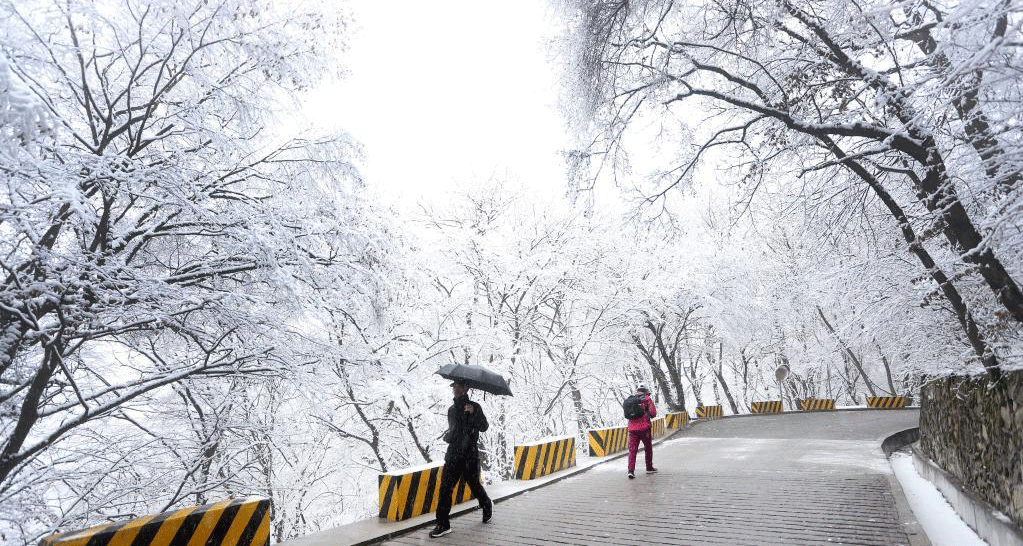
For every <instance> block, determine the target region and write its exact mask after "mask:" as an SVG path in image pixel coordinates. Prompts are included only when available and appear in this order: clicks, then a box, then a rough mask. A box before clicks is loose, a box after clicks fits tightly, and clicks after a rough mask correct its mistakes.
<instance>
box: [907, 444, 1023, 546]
mask: <svg viewBox="0 0 1023 546" xmlns="http://www.w3.org/2000/svg"><path fill="white" fill-rule="evenodd" d="M910 450H911V451H912V453H913V466H914V467H915V468H916V471H917V473H919V474H920V476H921V477H923V478H924V479H925V480H927V481H929V482H931V483H932V484H934V487H936V488H937V489H938V491H941V495H942V496H943V497H945V500H947V501H948V503H949V504H950V505H952V509H953V510H955V511H956V513H957V514H959V517H960V518H962V520H963V521H964V522H966V524H967V525H969V526H970V528H971V529H973V530H974V531H975V532H976V533H977V535H979V536H980V538H982V539H984V541H986V542H987V543H988V544H989V545H990V546H1023V530H1021V529H1019V528H1018V527H1016V526H1015V525H1013V524H1012V523H1008V522H1006V521H1002V520H1001V519H999V518H998V517H997V516H995V514H1001V511H1000V510H998V509H997V508H995V507H994V506H991V505H990V504H988V502H987V501H985V500H983V499H981V498H980V497H978V496H977V495H975V494H974V493H973V492H971V491H970V490H968V489H966V488H965V487H963V483H962V482H961V481H959V479H958V478H956V477H955V476H953V475H951V474H949V473H948V472H945V470H944V469H943V468H941V467H940V466H938V465H937V464H935V463H934V461H931V460H930V459H928V458H927V457H926V456H925V455H924V454H923V453H920V449H919V446H912V447H911V448H910ZM1003 517H1005V516H1004V515H1003ZM1006 519H1008V518H1006Z"/></svg>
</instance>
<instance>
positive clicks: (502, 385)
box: [436, 364, 512, 396]
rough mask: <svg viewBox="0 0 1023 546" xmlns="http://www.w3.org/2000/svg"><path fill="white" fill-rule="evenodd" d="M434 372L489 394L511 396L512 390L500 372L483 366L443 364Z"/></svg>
mask: <svg viewBox="0 0 1023 546" xmlns="http://www.w3.org/2000/svg"><path fill="white" fill-rule="evenodd" d="M436 373H437V375H439V376H441V377H443V378H445V379H450V380H452V381H458V382H459V383H462V384H464V385H465V386H466V387H469V388H472V389H479V390H481V391H485V392H489V393H490V394H503V395H506V396H512V391H511V389H509V388H508V382H507V381H505V380H504V378H503V377H501V374H499V373H497V372H492V371H490V370H488V369H486V368H484V367H483V366H470V365H468V364H445V365H444V366H441V367H440V369H439V370H437V372H436Z"/></svg>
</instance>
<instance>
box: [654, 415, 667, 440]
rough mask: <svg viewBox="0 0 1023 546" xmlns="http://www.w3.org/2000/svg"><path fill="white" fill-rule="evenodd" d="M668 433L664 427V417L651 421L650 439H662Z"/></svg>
mask: <svg viewBox="0 0 1023 546" xmlns="http://www.w3.org/2000/svg"><path fill="white" fill-rule="evenodd" d="M666 432H667V430H666V429H665V426H664V417H658V418H657V419H651V420H650V437H651V438H660V437H661V436H664V434H665V433H666Z"/></svg>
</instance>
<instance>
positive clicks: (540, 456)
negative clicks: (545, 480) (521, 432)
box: [515, 436, 575, 480]
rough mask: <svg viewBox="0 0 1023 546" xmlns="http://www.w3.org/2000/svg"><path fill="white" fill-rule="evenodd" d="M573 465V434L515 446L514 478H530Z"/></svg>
mask: <svg viewBox="0 0 1023 546" xmlns="http://www.w3.org/2000/svg"><path fill="white" fill-rule="evenodd" d="M573 466H575V436H559V437H557V438H550V439H547V440H539V441H537V442H532V443H529V444H520V445H517V446H515V479H516V480H532V479H534V478H539V477H541V476H546V475H547V474H551V473H553V472H557V471H559V470H564V469H566V468H570V467H573Z"/></svg>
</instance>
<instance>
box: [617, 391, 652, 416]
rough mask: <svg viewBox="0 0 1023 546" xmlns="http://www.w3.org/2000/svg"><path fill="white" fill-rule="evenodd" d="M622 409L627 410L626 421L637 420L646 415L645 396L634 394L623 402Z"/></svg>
mask: <svg viewBox="0 0 1023 546" xmlns="http://www.w3.org/2000/svg"><path fill="white" fill-rule="evenodd" d="M622 409H623V410H625V418H626V419H636V418H639V417H643V416H644V415H646V410H645V409H643V396H640V395H638V394H634V395H632V396H630V397H628V398H626V399H625V402H622Z"/></svg>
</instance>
